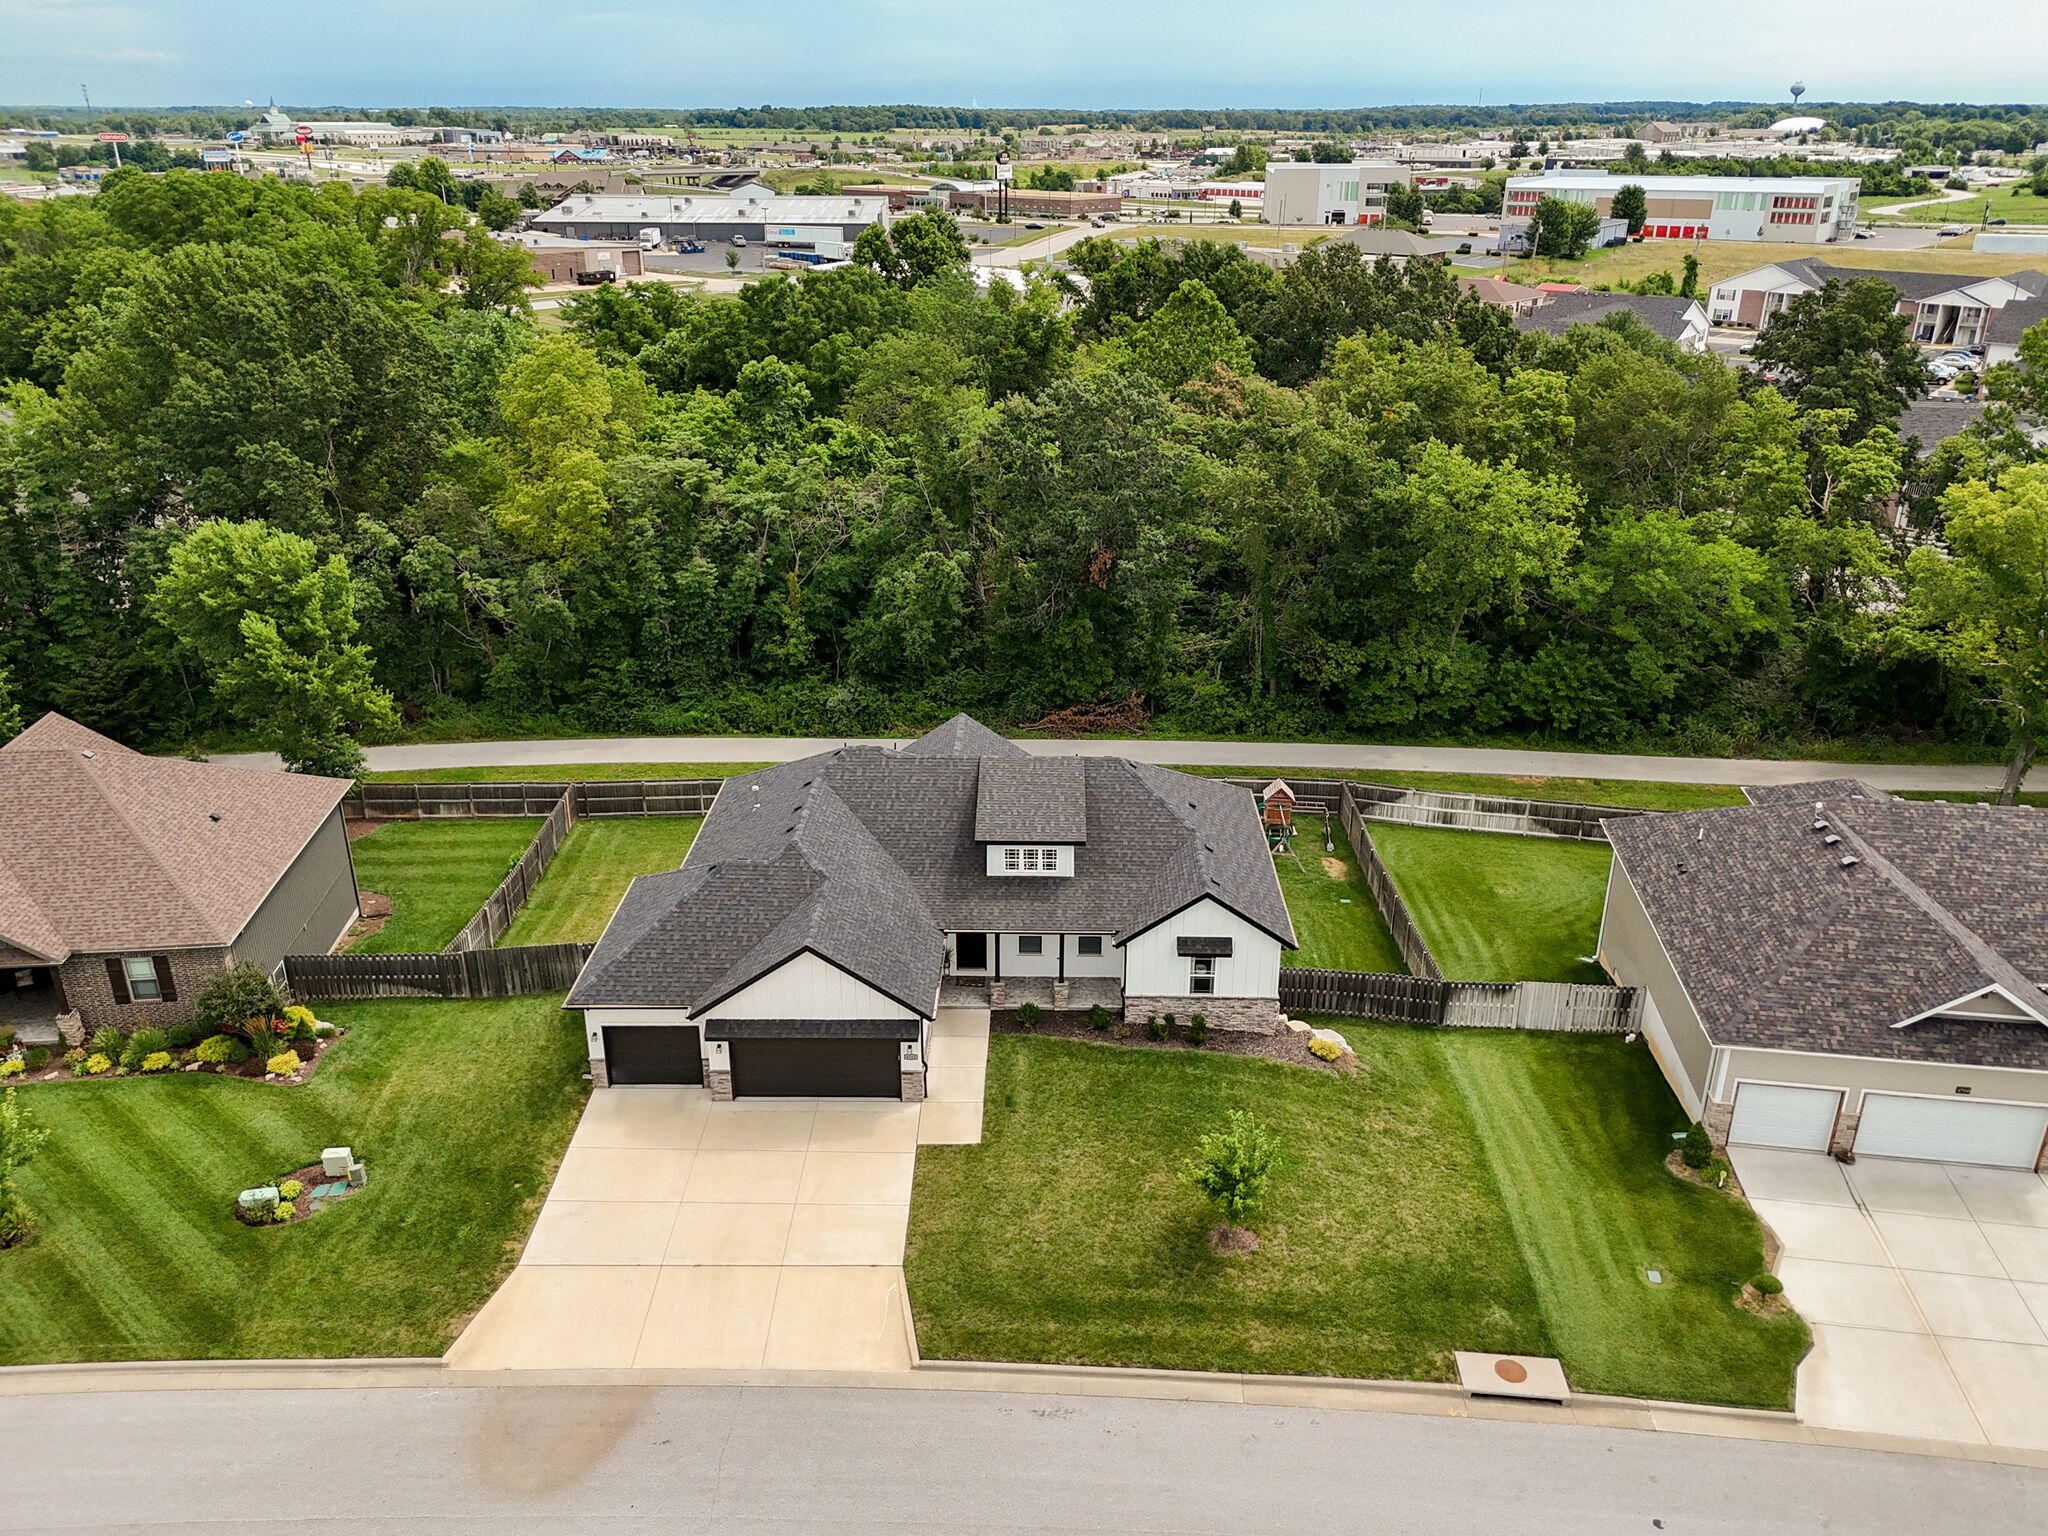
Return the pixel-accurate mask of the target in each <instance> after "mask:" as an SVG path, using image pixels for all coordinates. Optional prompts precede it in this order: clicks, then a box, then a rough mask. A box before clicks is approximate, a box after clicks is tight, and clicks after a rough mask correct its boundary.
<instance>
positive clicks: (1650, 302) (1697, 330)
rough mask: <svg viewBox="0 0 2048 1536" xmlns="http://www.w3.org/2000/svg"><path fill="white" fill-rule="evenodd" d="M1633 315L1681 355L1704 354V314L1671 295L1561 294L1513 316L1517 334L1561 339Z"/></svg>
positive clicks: (1696, 302) (1691, 301) (1697, 306)
mask: <svg viewBox="0 0 2048 1536" xmlns="http://www.w3.org/2000/svg"><path fill="white" fill-rule="evenodd" d="M1620 314H1629V315H1634V316H1635V317H1636V318H1637V319H1638V320H1640V321H1642V322H1643V324H1644V325H1647V326H1648V327H1649V328H1650V329H1651V330H1653V331H1655V332H1656V333H1657V334H1658V335H1659V336H1662V337H1663V338H1664V339H1665V340H1666V341H1669V342H1675V343H1676V344H1677V345H1678V347H1679V349H1680V350H1681V351H1685V352H1695V353H1697V352H1704V351H1706V350H1707V312H1706V311H1705V310H1704V309H1702V308H1701V307H1700V302H1699V300H1697V299H1687V298H1681V297H1679V296H1678V295H1677V294H1671V293H1561V294H1559V295H1558V296H1557V297H1556V298H1554V299H1552V300H1550V302H1548V303H1547V304H1544V305H1542V306H1541V307H1539V308H1537V309H1533V310H1531V311H1529V312H1528V313H1527V314H1522V315H1517V316H1515V320H1514V325H1515V329H1516V330H1518V331H1541V332H1542V333H1543V334H1545V335H1546V336H1562V335H1563V334H1564V333H1565V332H1566V331H1568V330H1570V329H1571V328H1572V327H1573V326H1575V325H1597V324H1599V322H1601V321H1602V320H1605V319H1606V318H1607V317H1608V316H1610V315H1620Z"/></svg>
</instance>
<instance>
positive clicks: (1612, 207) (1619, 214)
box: [1607, 181, 1650, 235]
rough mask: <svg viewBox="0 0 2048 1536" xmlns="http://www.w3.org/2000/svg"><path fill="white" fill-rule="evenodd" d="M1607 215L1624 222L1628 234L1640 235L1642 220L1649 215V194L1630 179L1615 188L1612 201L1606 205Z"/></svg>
mask: <svg viewBox="0 0 2048 1536" xmlns="http://www.w3.org/2000/svg"><path fill="white" fill-rule="evenodd" d="M1607 216H1608V217H1609V218H1611V219H1620V220H1622V221H1623V222H1624V223H1626V224H1627V225H1628V232H1629V233H1630V234H1632V235H1640V234H1641V233H1642V232H1643V223H1644V221H1645V220H1647V219H1648V218H1649V217H1650V198H1649V194H1647V193H1646V192H1644V191H1643V189H1642V188H1641V187H1640V186H1638V185H1637V184H1636V183H1635V182H1632V181H1631V182H1629V183H1628V184H1627V185H1626V186H1622V187H1618V188H1616V189H1615V193H1614V199H1613V201H1612V202H1610V203H1609V204H1608V205H1607Z"/></svg>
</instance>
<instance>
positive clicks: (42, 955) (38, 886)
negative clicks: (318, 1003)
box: [0, 714, 357, 1042]
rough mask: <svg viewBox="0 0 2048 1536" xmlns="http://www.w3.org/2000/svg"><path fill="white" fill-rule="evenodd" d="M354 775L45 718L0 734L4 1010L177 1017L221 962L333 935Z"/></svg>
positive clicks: (346, 918) (24, 1016) (273, 958)
mask: <svg viewBox="0 0 2048 1536" xmlns="http://www.w3.org/2000/svg"><path fill="white" fill-rule="evenodd" d="M349 788H350V785H349V781H348V780H346V779H326V778H316V777H314V776H312V775H310V774H299V773H274V772H266V771H263V770H260V769H252V768H228V767H221V766H219V765H216V764H212V763H193V762H187V761H185V760H184V759H182V758H167V757H149V756H145V755H144V754H143V753H140V752H135V751H132V750H130V749H129V748H127V747H124V746H122V745H121V744H120V743H119V742H117V741H112V740H109V739H108V738H107V737H105V736H102V735H100V734H99V733H98V732H97V731H91V730H88V729H86V728H85V727H84V726H82V725H79V724H78V723H77V722H76V721H72V720H67V719H65V718H64V717H63V716H62V715H56V714H50V715H45V716H43V717H42V719H40V720H38V721H36V723H35V724H33V725H31V726H30V727H29V728H28V729H27V730H25V731H23V732H22V733H21V734H20V735H18V736H16V737H15V738H14V739H13V740H12V741H10V742H8V743H6V744H5V745H4V746H0V1024H12V1025H14V1026H15V1027H16V1028H17V1029H18V1030H19V1031H21V1038H22V1039H23V1040H24V1041H25V1042H42V1041H47V1040H49V1039H51V1038H53V1037H54V1034H55V1031H56V1029H57V1027H58V1022H59V1020H60V1019H62V1020H67V1021H69V1022H67V1023H66V1025H65V1030H66V1033H67V1034H69V1035H71V1036H73V1037H74V1038H75V1037H76V1035H77V1033H78V1032H79V1031H81V1030H84V1031H90V1030H94V1029H98V1028H101V1027H103V1026H106V1025H113V1026H115V1027H118V1028H121V1029H133V1028H135V1027H136V1026H137V1025H140V1024H142V1023H145V1022H146V1023H149V1024H154V1025H157V1026H159V1027H161V1026H164V1025H169V1024H177V1023H181V1022H183V1021H185V1020H187V1019H189V1018H190V1017H191V1016H192V1005H193V1002H194V1001H195V1000H196V998H197V995H198V993H199V992H200V990H201V989H202V988H203V987H204V986H205V984H206V983H207V981H209V980H210V979H211V978H212V977H213V976H214V975H215V974H217V973H218V972H219V971H220V970H221V969H223V968H224V967H226V966H230V965H233V964H235V963H236V962H237V961H242V960H247V961H250V962H252V963H254V964H255V965H256V966H258V967H259V968H260V969H262V970H263V971H265V972H266V973H269V974H272V975H276V974H279V973H280V971H281V968H282V966H283V962H284V957H285V956H286V955H287V954H307V953H311V954H324V953H326V952H327V951H328V950H330V949H332V948H333V947H334V946H335V945H336V944H337V943H339V942H340V940H341V939H342V937H343V936H344V935H346V934H347V932H348V930H349V927H350V925H351V924H352V923H354V922H355V920H356V915H357V894H356V882H355V869H354V866H353V864H352V863H351V862H350V859H349V851H348V837H347V834H346V832H345V831H344V829H343V827H342V821H341V801H342V797H343V796H344V795H346V794H347V793H348V791H349Z"/></svg>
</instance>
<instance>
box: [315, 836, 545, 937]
mask: <svg viewBox="0 0 2048 1536" xmlns="http://www.w3.org/2000/svg"><path fill="white" fill-rule="evenodd" d="M538 831H540V818H539V817H537V816H464V817H448V818H446V819H436V820H433V821H392V822H386V823H385V824H384V825H383V826H381V827H379V828H378V829H377V830H376V831H374V832H372V833H370V834H368V835H367V836H365V837H360V838H357V839H356V840H355V842H354V843H353V844H352V845H351V848H350V851H351V852H352V853H353V854H354V855H355V860H356V884H357V885H358V886H360V887H361V888H362V889H363V890H366V891H377V892H380V893H381V894H383V895H386V896H389V897H390V898H391V902H392V912H391V916H390V917H389V918H387V919H386V920H385V923H384V926H383V927H381V928H379V929H378V930H377V931H376V932H375V933H371V934H366V935H364V936H363V938H361V939H360V940H358V941H357V942H356V943H355V944H353V945H351V946H350V948H352V949H354V950H356V951H358V952H360V953H364V954H387V955H396V954H408V955H409V954H422V953H427V952H431V951H434V950H439V949H441V948H442V947H444V946H445V945H446V944H447V943H448V941H449V940H450V939H453V938H454V937H455V936H456V935H457V934H458V933H460V932H462V929H463V926H464V925H465V924H466V923H468V921H469V920H470V919H471V918H472V917H474V916H476V912H477V908H479V907H481V906H482V905H483V904H484V901H485V899H486V898H487V897H488V896H489V895H490V894H491V892H493V891H495V890H496V889H497V888H498V883H499V882H500V881H501V880H503V879H504V878H505V876H506V875H508V874H510V873H511V872H512V866H513V865H514V864H516V863H518V862H519V855H520V854H522V853H524V852H525V851H526V845H527V844H528V843H530V842H532V841H533V838H534V834H535V833H536V832H538Z"/></svg>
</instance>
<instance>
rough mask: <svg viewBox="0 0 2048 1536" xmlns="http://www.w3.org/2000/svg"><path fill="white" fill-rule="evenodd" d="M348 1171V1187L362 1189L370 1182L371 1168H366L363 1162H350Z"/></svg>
mask: <svg viewBox="0 0 2048 1536" xmlns="http://www.w3.org/2000/svg"><path fill="white" fill-rule="evenodd" d="M347 1173H348V1187H349V1188H350V1189H361V1188H362V1187H363V1186H364V1185H365V1184H367V1183H369V1182H370V1173H369V1170H368V1169H367V1168H365V1167H364V1166H363V1165H362V1164H361V1163H350V1164H349V1165H348V1169H347Z"/></svg>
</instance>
